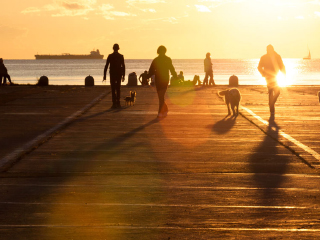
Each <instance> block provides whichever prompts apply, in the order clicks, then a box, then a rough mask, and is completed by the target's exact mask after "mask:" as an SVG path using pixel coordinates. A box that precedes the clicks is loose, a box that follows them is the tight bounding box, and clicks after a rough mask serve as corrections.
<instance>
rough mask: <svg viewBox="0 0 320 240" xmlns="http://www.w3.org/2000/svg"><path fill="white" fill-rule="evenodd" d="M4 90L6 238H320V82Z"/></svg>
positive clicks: (2, 223) (0, 117)
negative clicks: (235, 91)
mask: <svg viewBox="0 0 320 240" xmlns="http://www.w3.org/2000/svg"><path fill="white" fill-rule="evenodd" d="M225 88H227V86H217V87H207V88H203V87H196V88H195V89H193V88H184V87H170V88H169V90H168V94H167V104H168V107H169V114H168V116H167V118H165V119H163V120H158V119H157V118H156V115H157V108H158V100H157V95H156V92H155V90H154V89H153V88H149V87H141V86H138V87H127V86H124V87H123V88H122V92H123V93H122V96H123V97H125V96H126V95H129V91H130V90H136V91H137V100H136V104H135V105H134V106H124V102H122V105H123V107H122V109H121V110H111V109H110V106H111V96H110V89H109V87H106V86H95V87H80V86H49V87H35V86H13V87H2V88H0V132H1V138H0V145H1V149H0V170H1V172H0V216H1V217H0V239H1V240H2V239H4V240H7V239H8V240H9V239H10V240H11V239H18V240H19V239H32V240H33V239H36V240H38V239H39V240H40V239H41V240H43V239H46V240H47V239H57V240H61V239H63V240H64V239H77V240H79V239H80V240H82V239H108V240H110V239H111V240H113V239H117V240H118V239H121V240H122V239H125V240H126V239H148V240H149V239H166V240H167V239H170V240H172V239H214V238H215V239H319V238H320V187H319V186H320V175H319V167H320V155H319V153H320V140H319V137H318V136H319V133H320V125H319V120H320V105H319V100H318V98H317V96H316V93H317V91H319V90H320V86H304V87H302V86H298V87H294V86H293V87H288V88H284V89H282V93H281V95H280V98H279V100H278V103H277V105H276V116H275V119H274V120H273V119H269V113H268V105H267V99H268V95H267V91H266V88H265V87H263V86H240V87H239V89H240V91H241V93H242V108H241V111H240V112H241V114H240V115H239V116H238V117H237V118H233V117H227V116H226V115H227V108H226V106H225V104H224V102H223V100H222V99H221V98H220V97H218V95H217V91H219V90H223V89H225Z"/></svg>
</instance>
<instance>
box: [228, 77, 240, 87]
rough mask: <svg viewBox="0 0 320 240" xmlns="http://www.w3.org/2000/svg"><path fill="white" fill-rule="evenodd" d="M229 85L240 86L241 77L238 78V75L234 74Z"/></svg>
mask: <svg viewBox="0 0 320 240" xmlns="http://www.w3.org/2000/svg"><path fill="white" fill-rule="evenodd" d="M229 86H230V87H238V86H239V79H238V77H237V76H235V75H232V76H231V77H230V78H229Z"/></svg>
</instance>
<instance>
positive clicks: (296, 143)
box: [240, 106, 320, 168]
mask: <svg viewBox="0 0 320 240" xmlns="http://www.w3.org/2000/svg"><path fill="white" fill-rule="evenodd" d="M241 107H242V109H244V110H245V111H246V112H248V113H249V114H250V115H251V116H253V117H254V118H255V119H257V120H258V121H260V122H262V123H263V124H264V125H266V126H269V122H268V121H266V120H264V119H262V118H261V117H260V116H258V115H257V114H255V113H254V112H253V111H251V110H250V109H249V108H246V107H243V106H241ZM240 114H241V116H243V117H244V118H245V119H247V120H248V121H250V122H251V123H253V124H254V125H255V126H257V127H258V128H259V129H260V130H261V131H263V132H264V133H265V134H266V135H268V136H270V137H271V138H272V139H274V140H275V141H277V142H279V143H280V144H281V145H283V146H284V147H286V148H287V149H289V150H290V151H291V152H292V153H294V154H295V155H296V156H297V157H299V158H300V159H301V160H303V161H304V163H306V164H307V165H308V166H309V167H311V168H314V167H313V166H312V165H311V164H310V163H309V162H308V161H307V160H305V159H304V158H303V157H301V156H300V155H299V153H297V152H296V151H295V150H294V149H292V148H291V147H290V146H288V145H286V144H284V143H282V142H281V141H280V140H279V139H275V138H274V137H272V136H271V135H270V134H268V133H267V132H266V131H264V130H263V129H262V128H261V127H260V126H258V125H257V124H255V123H254V122H253V121H251V120H250V119H248V118H247V117H246V116H245V115H244V114H242V113H240ZM278 132H279V134H280V136H282V137H284V138H285V139H287V140H288V141H290V142H292V143H293V144H294V145H296V146H297V147H299V148H300V149H302V150H303V151H305V152H307V153H309V154H310V155H311V156H313V157H314V158H315V159H317V160H318V161H320V154H319V153H317V152H316V151H314V150H313V149H311V148H309V147H308V146H307V145H305V144H303V143H301V142H299V141H298V140H296V139H295V138H293V137H291V136H290V135H289V134H287V133H285V132H283V131H282V130H279V131H278Z"/></svg>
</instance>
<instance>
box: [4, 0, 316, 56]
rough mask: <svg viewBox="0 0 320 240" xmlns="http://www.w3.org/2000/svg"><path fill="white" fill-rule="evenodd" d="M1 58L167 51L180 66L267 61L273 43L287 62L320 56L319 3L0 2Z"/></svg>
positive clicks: (243, 0) (186, 0)
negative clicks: (114, 49) (186, 60)
mask: <svg viewBox="0 0 320 240" xmlns="http://www.w3.org/2000/svg"><path fill="white" fill-rule="evenodd" d="M0 1H1V2H2V3H1V10H2V11H1V15H0V32H1V40H0V43H1V44H0V57H2V58H4V59H34V55H35V54H37V53H39V54H61V53H72V54H88V53H89V52H90V51H92V50H93V49H99V50H100V52H101V53H102V54H104V55H105V58H106V56H107V55H108V54H109V53H111V52H112V45H113V44H114V43H119V45H120V52H121V53H122V54H124V56H125V58H127V59H152V58H154V57H155V56H156V49H157V47H158V46H159V45H165V46H166V47H167V49H168V55H169V56H170V57H171V58H175V59H184V58H189V59H197V58H200V59H202V58H204V57H205V54H206V53H207V52H210V53H211V57H212V58H237V59H243V58H260V56H261V55H263V54H265V52H266V46H267V45H268V44H273V46H274V47H275V50H276V51H277V52H278V53H279V54H280V55H281V56H282V57H283V58H302V57H304V56H306V55H307V53H308V48H309V49H310V50H311V54H312V58H319V57H320V44H319V42H320V31H319V30H320V0H291V1H289V0H109V1H104V0H101V1H100V0H78V1H76V0H28V1H21V0H10V1H7V0H0Z"/></svg>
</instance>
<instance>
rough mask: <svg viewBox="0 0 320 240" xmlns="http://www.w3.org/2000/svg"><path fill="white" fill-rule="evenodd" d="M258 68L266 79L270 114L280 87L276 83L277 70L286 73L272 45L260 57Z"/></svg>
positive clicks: (272, 114) (273, 112) (273, 111)
mask: <svg viewBox="0 0 320 240" xmlns="http://www.w3.org/2000/svg"><path fill="white" fill-rule="evenodd" d="M258 70H259V72H260V73H261V75H262V76H263V77H264V78H265V79H266V82H267V87H268V94H269V109H270V115H271V116H274V114H275V103H276V102H277V99H278V97H279V95H280V87H279V86H278V83H277V75H278V73H279V71H281V72H283V73H284V74H286V68H285V66H284V64H283V61H282V58H281V56H280V55H279V54H278V53H276V52H275V50H274V48H273V46H272V45H268V46H267V54H265V55H263V56H262V57H261V58H260V62H259V65H258Z"/></svg>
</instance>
